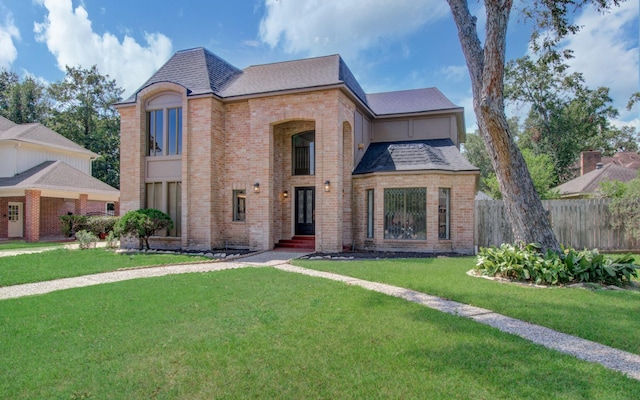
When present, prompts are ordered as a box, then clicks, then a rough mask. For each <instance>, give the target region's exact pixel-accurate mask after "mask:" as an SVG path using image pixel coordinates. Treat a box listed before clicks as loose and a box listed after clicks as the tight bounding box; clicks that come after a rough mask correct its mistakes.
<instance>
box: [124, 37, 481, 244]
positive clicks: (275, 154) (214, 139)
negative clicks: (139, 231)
mask: <svg viewBox="0 0 640 400" xmlns="http://www.w3.org/2000/svg"><path fill="white" fill-rule="evenodd" d="M116 108H117V109H118V111H119V112H120V115H121V161H120V162H121V164H120V165H121V170H122V173H121V182H120V190H121V210H122V212H123V213H124V212H126V211H129V210H135V209H139V208H145V207H153V208H158V209H161V210H163V211H165V212H167V213H168V214H169V215H171V217H172V218H173V220H174V222H175V225H176V226H175V227H174V229H173V230H172V231H170V232H166V236H164V235H163V236H158V237H155V238H154V245H155V246H158V247H162V248H182V249H192V250H196V249H200V250H205V249H212V248H223V247H225V246H229V247H231V246H233V247H246V248H251V249H260V250H266V249H272V248H274V247H276V246H294V244H293V243H295V242H292V238H296V239H300V240H301V241H304V243H306V245H307V246H309V245H310V247H311V248H313V249H315V250H316V251H321V252H339V251H342V250H343V249H346V248H357V249H371V250H418V251H433V252H439V251H447V252H449V251H458V252H471V251H472V250H473V239H474V238H473V231H474V228H473V227H474V195H475V192H476V180H477V178H478V176H479V171H478V169H477V168H476V167H474V166H472V165H470V164H469V163H468V162H467V161H466V160H465V159H464V157H462V155H461V154H460V152H459V145H460V143H462V142H464V139H465V129H464V115H463V113H464V110H463V109H462V108H461V107H458V106H455V105H454V104H453V103H451V102H450V101H449V100H448V99H447V98H446V97H445V96H444V95H442V93H441V92H440V91H439V90H438V89H436V88H428V89H417V90H407V91H397V92H387V93H377V94H366V93H365V92H364V91H363V90H362V88H361V87H360V85H359V84H358V82H357V80H356V79H355V77H354V76H353V75H352V73H351V71H350V70H349V68H348V67H347V66H346V64H345V63H344V61H343V60H342V58H341V57H340V56H339V55H332V56H326V57H317V58H310V59H302V60H295V61H289V62H281V63H274V64H265V65H255V66H250V67H248V68H246V69H244V70H240V69H237V68H235V67H234V66H232V65H230V64H229V63H227V62H226V61H224V60H222V59H221V58H219V57H217V56H216V55H214V54H212V53H211V52H209V51H208V50H206V49H204V48H196V49H190V50H184V51H178V52H176V53H175V54H174V55H173V56H172V58H170V59H169V60H168V61H167V63H166V64H165V65H164V66H162V67H161V68H160V69H159V70H158V71H157V72H156V73H155V74H154V75H153V76H151V77H150V78H149V79H148V80H147V82H145V83H144V84H143V85H142V87H141V88H140V89H139V90H137V91H136V92H135V93H134V94H133V95H132V96H131V97H129V98H128V99H126V100H124V101H122V102H120V103H118V104H117V105H116Z"/></svg>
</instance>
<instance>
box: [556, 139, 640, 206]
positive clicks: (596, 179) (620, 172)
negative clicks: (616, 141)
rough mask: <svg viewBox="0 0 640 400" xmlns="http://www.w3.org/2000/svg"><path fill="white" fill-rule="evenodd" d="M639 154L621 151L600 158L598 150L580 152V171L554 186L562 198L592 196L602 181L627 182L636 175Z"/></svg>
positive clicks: (639, 160)
mask: <svg viewBox="0 0 640 400" xmlns="http://www.w3.org/2000/svg"><path fill="white" fill-rule="evenodd" d="M639 168H640V156H639V155H638V154H637V153H634V152H621V153H617V154H615V155H614V156H613V157H606V158H604V159H603V158H602V155H601V153H600V152H599V151H585V152H582V153H581V154H580V173H581V175H580V176H579V177H577V178H575V179H572V180H570V181H568V182H565V183H563V184H562V185H560V186H558V187H556V190H558V192H559V193H560V197H561V198H563V199H577V198H588V197H593V196H594V195H596V194H597V191H598V188H599V187H600V184H601V183H602V182H607V181H620V182H629V181H630V180H632V179H634V178H636V177H637V176H638V169H639Z"/></svg>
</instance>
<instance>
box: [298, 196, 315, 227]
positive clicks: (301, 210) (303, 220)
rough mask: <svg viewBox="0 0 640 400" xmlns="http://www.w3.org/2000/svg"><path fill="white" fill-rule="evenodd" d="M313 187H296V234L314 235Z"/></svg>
mask: <svg viewBox="0 0 640 400" xmlns="http://www.w3.org/2000/svg"><path fill="white" fill-rule="evenodd" d="M315 203H316V198H315V189H314V188H313V187H299V188H296V218H295V223H296V235H315V233H316V227H315V206H316V205H315Z"/></svg>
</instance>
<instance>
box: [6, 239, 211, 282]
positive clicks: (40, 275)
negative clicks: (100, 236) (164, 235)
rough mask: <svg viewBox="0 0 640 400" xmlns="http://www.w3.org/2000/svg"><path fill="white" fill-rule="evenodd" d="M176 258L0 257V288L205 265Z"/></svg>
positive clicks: (104, 253)
mask: <svg viewBox="0 0 640 400" xmlns="http://www.w3.org/2000/svg"><path fill="white" fill-rule="evenodd" d="M205 260H208V259H207V258H204V257H195V256H186V255H176V254H126V253H123V254H119V253H115V252H113V251H109V250H105V249H100V248H99V249H88V250H67V249H58V250H51V251H46V252H43V253H35V254H23V255H19V256H10V257H0V286H9V285H18V284H22V283H31V282H41V281H48V280H52V279H60V278H69V277H74V276H82V275H90V274H96V273H99V272H108V271H115V270H117V269H121V268H132V267H140V266H151V265H162V264H165V265H166V264H178V263H183V262H194V261H205Z"/></svg>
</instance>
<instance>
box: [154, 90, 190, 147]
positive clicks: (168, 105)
mask: <svg viewBox="0 0 640 400" xmlns="http://www.w3.org/2000/svg"><path fill="white" fill-rule="evenodd" d="M147 148H148V151H147V155H148V156H173V155H179V154H182V98H181V97H180V96H179V95H177V94H163V95H160V96H158V97H155V98H153V99H152V100H151V101H149V102H148V103H147Z"/></svg>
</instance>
